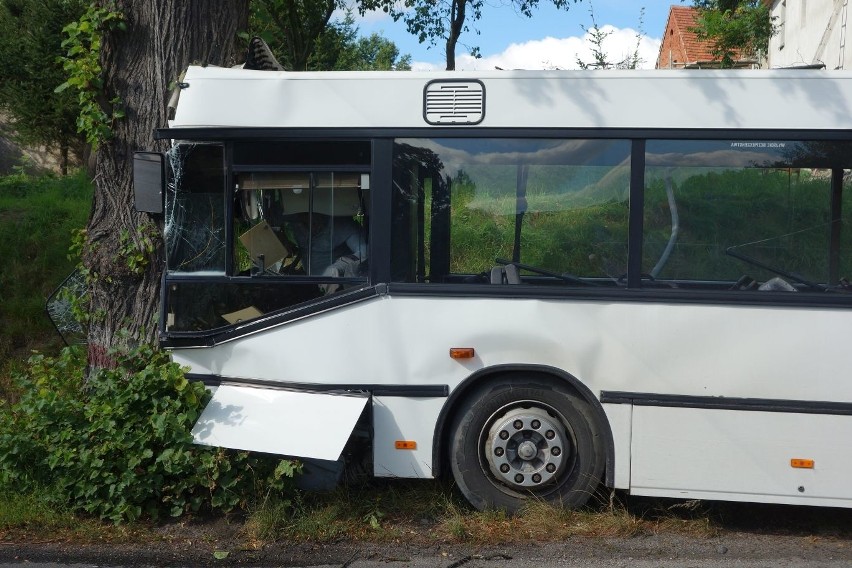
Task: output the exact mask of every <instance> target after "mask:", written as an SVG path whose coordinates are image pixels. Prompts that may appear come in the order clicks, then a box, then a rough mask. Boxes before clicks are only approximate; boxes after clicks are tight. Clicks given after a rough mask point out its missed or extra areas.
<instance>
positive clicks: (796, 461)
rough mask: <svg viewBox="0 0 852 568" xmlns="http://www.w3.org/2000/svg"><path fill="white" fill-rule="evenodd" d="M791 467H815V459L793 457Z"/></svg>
mask: <svg viewBox="0 0 852 568" xmlns="http://www.w3.org/2000/svg"><path fill="white" fill-rule="evenodd" d="M790 467H795V468H796V469H813V468H814V460H806V459H801V458H793V459H791V460H790Z"/></svg>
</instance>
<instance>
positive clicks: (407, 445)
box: [394, 440, 417, 450]
mask: <svg viewBox="0 0 852 568" xmlns="http://www.w3.org/2000/svg"><path fill="white" fill-rule="evenodd" d="M394 447H396V449H397V450H416V449H417V442H415V441H414V440H397V441H396V442H394Z"/></svg>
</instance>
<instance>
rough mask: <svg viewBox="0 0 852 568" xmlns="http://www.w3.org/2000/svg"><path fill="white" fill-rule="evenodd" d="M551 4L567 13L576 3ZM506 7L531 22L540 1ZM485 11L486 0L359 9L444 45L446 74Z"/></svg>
mask: <svg viewBox="0 0 852 568" xmlns="http://www.w3.org/2000/svg"><path fill="white" fill-rule="evenodd" d="M550 1H551V2H552V4H553V5H554V6H556V7H557V8H560V9H568V8H569V6H570V5H571V4H572V3H574V4H576V3H577V2H578V1H579V0H550ZM509 3H510V4H511V6H512V7H513V8H514V9H515V10H517V11H518V12H520V13H521V14H523V15H524V16H526V17H527V18H531V17H532V14H533V10H534V9H536V8H537V7H538V5H539V0H510V1H509ZM484 7H485V0H404V1H403V2H399V1H398V0H361V1H360V2H359V5H358V9H359V11H360V12H361V13H362V14H364V13H365V12H367V11H369V10H382V11H384V12H386V13H388V14H390V15H391V17H393V19H394V21H397V20H400V19H402V21H403V22H405V25H406V28H407V30H408V32H409V33H410V34H413V35H415V36H417V39H418V41H420V43H424V42H427V41H428V42H429V43H430V44H431V45H435V44H437V43H438V42H439V41H443V42H444V49H445V54H446V58H447V70H448V71H452V70H454V69H455V68H456V48H457V46H458V43H459V39H460V38H461V35H462V33H463V32H469V31H471V27H470V23H471V22H477V21H479V20H480V19H481V18H482V10H483V8H484ZM473 31H474V33H476V34H477V35H479V30H477V29H475V28H474V29H473ZM498 33H499V32H498ZM469 51H470V54H471V55H473V56H474V57H479V48H478V47H476V46H472V47H469Z"/></svg>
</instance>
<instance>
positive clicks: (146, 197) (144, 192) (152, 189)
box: [133, 152, 166, 214]
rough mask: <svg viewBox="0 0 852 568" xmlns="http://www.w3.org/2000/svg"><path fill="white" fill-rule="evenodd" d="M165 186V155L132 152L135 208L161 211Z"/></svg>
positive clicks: (150, 211)
mask: <svg viewBox="0 0 852 568" xmlns="http://www.w3.org/2000/svg"><path fill="white" fill-rule="evenodd" d="M165 187H166V162H165V156H163V154H161V153H159V152H134V154H133V193H134V198H135V202H136V210H137V211H139V212H141V213H155V214H160V213H162V212H163V194H164V190H165Z"/></svg>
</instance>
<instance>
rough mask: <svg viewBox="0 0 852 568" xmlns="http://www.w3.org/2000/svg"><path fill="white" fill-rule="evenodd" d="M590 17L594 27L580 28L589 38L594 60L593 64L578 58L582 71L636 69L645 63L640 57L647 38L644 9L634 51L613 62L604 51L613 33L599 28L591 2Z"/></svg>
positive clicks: (640, 17)
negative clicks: (643, 39) (605, 43)
mask: <svg viewBox="0 0 852 568" xmlns="http://www.w3.org/2000/svg"><path fill="white" fill-rule="evenodd" d="M589 15H590V17H591V20H592V26H591V27H589V28H587V27H586V26H584V25H582V24H580V27H581V28H582V29H583V31H584V32H586V33H587V34H588V36H589V37H588V38H587V41H588V42H589V43H590V44H591V45H592V58H593V60H592V61H591V62H586V61H583V60H582V59H580V57H577V65H578V66H579V67H580V69H636V68H638V67H639V65H640V64H642V63H643V59H642V58H641V57H640V56H639V45H640V43H641V42H642V38H643V37H644V36H645V32H644V29H643V27H644V21H645V8H644V7H643V8H640V9H639V25H638V26H637V28H638V31H637V32H636V45H635V46H633V50H632V51H631V52H630V53H627V54H624V55H623V57H622V58H621V59H620V60H618V61H612V60H611V59H610V57H611V56H610V55H609V54H608V53H607V52H606V50H605V49H604V41H606V38H608V37H609V36H610V35H612V31H604V30H602V29H601V28H600V26H598V22H597V20H596V19H595V9H594V6H593V5H592V3H591V2H589Z"/></svg>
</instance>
